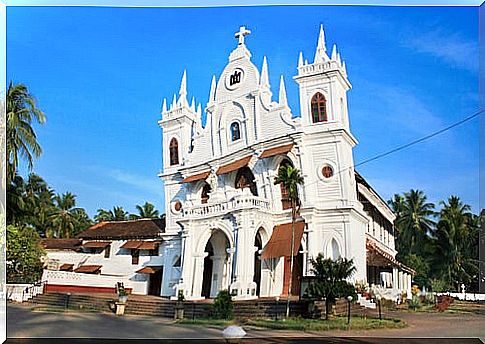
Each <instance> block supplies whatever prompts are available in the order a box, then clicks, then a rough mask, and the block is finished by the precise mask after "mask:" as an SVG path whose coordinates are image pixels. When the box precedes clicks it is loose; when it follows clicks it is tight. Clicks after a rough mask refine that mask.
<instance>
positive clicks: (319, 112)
mask: <svg viewBox="0 0 485 344" xmlns="http://www.w3.org/2000/svg"><path fill="white" fill-rule="evenodd" d="M311 106H312V120H313V123H319V122H327V121H328V117H327V100H326V99H325V97H324V95H323V94H321V93H320V92H317V93H315V95H314V96H313V97H312V101H311Z"/></svg>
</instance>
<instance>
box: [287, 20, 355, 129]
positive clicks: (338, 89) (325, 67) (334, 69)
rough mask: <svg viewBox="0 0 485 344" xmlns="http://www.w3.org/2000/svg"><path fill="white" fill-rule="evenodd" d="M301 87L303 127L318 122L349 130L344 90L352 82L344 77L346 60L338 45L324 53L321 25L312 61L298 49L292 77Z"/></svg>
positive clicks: (325, 50) (325, 49) (348, 87)
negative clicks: (296, 62) (329, 53)
mask: <svg viewBox="0 0 485 344" xmlns="http://www.w3.org/2000/svg"><path fill="white" fill-rule="evenodd" d="M294 79H295V81H296V82H297V83H298V85H299V89H300V113H301V123H302V125H303V126H311V125H316V124H319V125H320V124H321V125H323V126H326V127H327V128H326V130H331V129H345V130H347V131H349V119H348V112H347V91H348V90H349V89H350V88H351V84H350V82H349V80H348V79H347V71H346V68H345V62H342V60H341V58H340V53H338V52H337V46H336V45H335V44H334V45H333V49H332V54H331V56H330V57H329V56H328V55H327V48H326V46H325V32H324V30H323V25H321V26H320V34H319V36H318V44H317V49H316V51H315V57H314V59H313V63H308V61H307V60H304V59H303V53H301V52H300V57H299V60H298V75H296V76H295V77H294Z"/></svg>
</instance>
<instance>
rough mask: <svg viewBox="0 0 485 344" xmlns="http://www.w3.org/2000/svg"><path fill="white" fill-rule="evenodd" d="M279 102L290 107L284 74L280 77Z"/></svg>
mask: <svg viewBox="0 0 485 344" xmlns="http://www.w3.org/2000/svg"><path fill="white" fill-rule="evenodd" d="M278 103H279V105H280V106H284V107H288V99H287V98H286V88H285V81H284V80H283V75H282V76H281V78H280V94H279V97H278Z"/></svg>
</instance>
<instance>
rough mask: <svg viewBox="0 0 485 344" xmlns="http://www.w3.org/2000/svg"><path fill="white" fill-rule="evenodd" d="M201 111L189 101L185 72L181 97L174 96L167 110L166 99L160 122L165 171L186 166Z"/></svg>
mask: <svg viewBox="0 0 485 344" xmlns="http://www.w3.org/2000/svg"><path fill="white" fill-rule="evenodd" d="M200 115H201V114H200V110H199V109H198V110H197V111H196V110H195V101H194V99H192V104H191V105H189V103H188V101H187V74H186V72H185V71H184V74H183V76H182V82H181V84H180V90H179V97H178V99H177V97H176V95H175V94H174V95H173V101H172V104H171V106H170V108H169V109H168V110H167V102H166V100H165V99H164V100H163V105H162V119H161V120H160V121H159V122H158V124H159V125H160V127H161V128H162V131H163V145H162V147H163V170H164V171H165V172H169V173H170V171H171V170H172V169H173V170H174V171H176V170H177V168H179V167H181V166H184V165H185V163H186V162H187V159H188V155H189V154H190V153H191V152H192V150H193V138H194V135H195V131H196V130H197V128H198V126H199V124H200V121H201V118H200V117H201V116H200Z"/></svg>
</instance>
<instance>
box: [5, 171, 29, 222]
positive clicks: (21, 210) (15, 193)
mask: <svg viewBox="0 0 485 344" xmlns="http://www.w3.org/2000/svg"><path fill="white" fill-rule="evenodd" d="M24 195H25V182H24V179H23V178H22V177H21V176H19V175H18V174H17V175H15V176H14V178H13V180H12V181H11V182H10V183H8V184H7V192H6V196H7V218H6V220H7V224H14V225H18V224H20V223H22V222H23V220H24V217H25V215H26V205H25V201H24Z"/></svg>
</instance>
